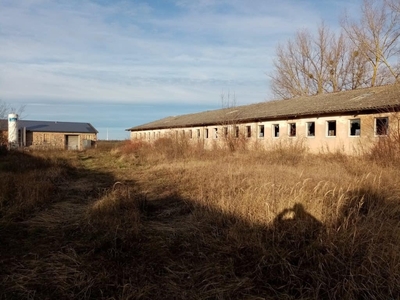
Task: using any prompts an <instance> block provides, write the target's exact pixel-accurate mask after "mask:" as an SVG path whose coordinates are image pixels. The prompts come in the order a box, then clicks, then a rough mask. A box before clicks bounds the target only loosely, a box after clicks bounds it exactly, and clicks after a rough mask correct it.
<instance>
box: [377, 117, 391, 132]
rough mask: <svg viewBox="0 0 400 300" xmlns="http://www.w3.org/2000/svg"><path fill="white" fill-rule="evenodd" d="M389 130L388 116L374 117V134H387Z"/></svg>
mask: <svg viewBox="0 0 400 300" xmlns="http://www.w3.org/2000/svg"><path fill="white" fill-rule="evenodd" d="M388 130H389V119H388V118H376V119H375V134H376V135H387V134H388Z"/></svg>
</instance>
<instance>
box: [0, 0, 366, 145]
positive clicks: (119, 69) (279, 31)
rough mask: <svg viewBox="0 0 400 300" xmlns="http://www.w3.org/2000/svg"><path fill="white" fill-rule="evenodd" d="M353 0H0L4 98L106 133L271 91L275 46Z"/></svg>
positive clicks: (37, 115) (353, 6)
mask: <svg viewBox="0 0 400 300" xmlns="http://www.w3.org/2000/svg"><path fill="white" fill-rule="evenodd" d="M358 5H359V1H358V0H354V1H351V0H280V1H275V0H153V1H151V0H147V1H136V0H115V1H111V0H108V1H107V0H0V99H1V100H2V101H4V102H6V103H8V104H10V105H12V106H14V107H18V106H21V105H25V111H24V114H23V117H24V118H25V119H31V120H49V121H77V122H90V123H92V125H93V126H95V127H96V128H97V129H98V130H99V138H100V139H105V138H106V134H107V131H108V135H109V139H125V138H128V133H127V132H125V131H124V130H125V129H126V128H129V127H132V126H136V125H140V124H143V123H147V122H151V121H153V120H157V119H160V118H163V117H166V116H170V115H180V114H185V113H193V112H199V111H203V110H210V109H218V108H221V94H225V95H227V94H228V93H230V94H231V95H233V94H235V97H236V104H237V105H244V104H249V103H256V102H262V101H266V100H270V99H272V95H271V93H270V90H269V78H268V74H270V73H271V71H272V61H273V59H274V52H275V47H276V46H277V44H278V43H279V42H284V41H286V40H287V39H288V38H291V37H293V35H294V34H295V32H296V31H297V30H299V29H302V28H308V29H311V30H313V29H316V28H317V27H318V25H319V24H320V22H321V20H324V21H325V22H326V24H328V25H329V26H331V28H333V29H334V30H338V26H339V25H338V23H339V22H338V20H339V15H340V14H341V13H342V12H343V11H344V10H345V9H347V10H348V11H349V12H350V13H351V12H352V11H358V10H359V9H358V7H359V6H358Z"/></svg>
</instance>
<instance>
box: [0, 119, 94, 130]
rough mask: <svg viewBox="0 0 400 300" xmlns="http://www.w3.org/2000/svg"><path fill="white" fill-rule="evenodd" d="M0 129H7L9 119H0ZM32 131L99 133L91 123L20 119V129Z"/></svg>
mask: <svg viewBox="0 0 400 300" xmlns="http://www.w3.org/2000/svg"><path fill="white" fill-rule="evenodd" d="M0 121H1V122H0V129H1V130H7V127H8V122H7V120H0ZM24 127H25V128H26V130H27V131H32V132H68V133H98V131H97V130H96V129H95V128H94V127H93V126H92V125H91V124H90V123H78V122H57V121H31V120H18V129H21V128H24Z"/></svg>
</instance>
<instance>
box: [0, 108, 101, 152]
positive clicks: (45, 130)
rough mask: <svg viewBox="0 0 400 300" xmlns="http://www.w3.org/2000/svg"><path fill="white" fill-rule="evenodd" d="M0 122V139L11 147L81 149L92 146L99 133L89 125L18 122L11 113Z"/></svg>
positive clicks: (16, 117)
mask: <svg viewBox="0 0 400 300" xmlns="http://www.w3.org/2000/svg"><path fill="white" fill-rule="evenodd" d="M8 117H9V118H8V120H0V137H2V139H3V141H6V142H7V143H8V145H9V147H11V148H18V147H32V148H37V149H68V150H83V149H87V148H91V147H94V146H95V145H96V142H97V133H98V131H97V130H96V129H95V128H94V127H93V126H92V125H91V124H90V123H80V122H57V121H31V120H18V115H16V114H10V115H9V116H8Z"/></svg>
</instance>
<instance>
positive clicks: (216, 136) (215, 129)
mask: <svg viewBox="0 0 400 300" xmlns="http://www.w3.org/2000/svg"><path fill="white" fill-rule="evenodd" d="M217 138H218V128H214V139H217Z"/></svg>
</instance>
